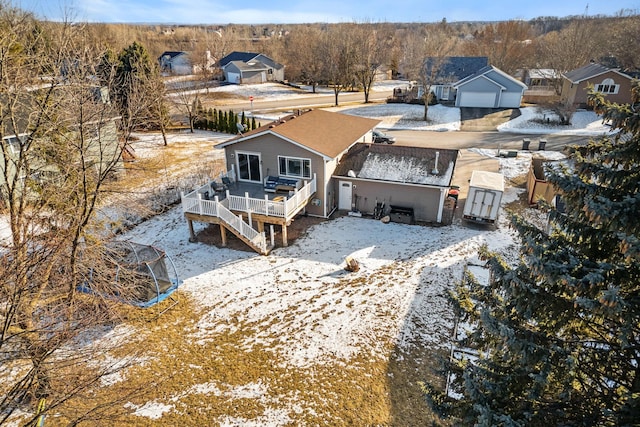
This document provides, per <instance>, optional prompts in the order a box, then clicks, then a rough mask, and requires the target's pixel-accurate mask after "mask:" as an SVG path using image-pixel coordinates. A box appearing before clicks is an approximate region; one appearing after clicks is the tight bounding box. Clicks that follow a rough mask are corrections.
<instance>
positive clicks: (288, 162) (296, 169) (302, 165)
mask: <svg viewBox="0 0 640 427" xmlns="http://www.w3.org/2000/svg"><path fill="white" fill-rule="evenodd" d="M278 165H279V166H278V173H279V175H284V176H291V177H295V178H311V160H310V159H299V158H296V157H285V156H278Z"/></svg>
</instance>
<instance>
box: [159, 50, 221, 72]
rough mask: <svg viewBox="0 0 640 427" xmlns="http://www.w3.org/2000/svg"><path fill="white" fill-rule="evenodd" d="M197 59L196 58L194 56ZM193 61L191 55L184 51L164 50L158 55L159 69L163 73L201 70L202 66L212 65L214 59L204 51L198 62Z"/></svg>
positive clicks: (209, 53)
mask: <svg viewBox="0 0 640 427" xmlns="http://www.w3.org/2000/svg"><path fill="white" fill-rule="evenodd" d="M196 60H197V58H196ZM197 62H198V61H194V59H193V58H192V55H191V54H190V53H189V52H185V51H170V50H168V51H165V52H162V55H160V56H159V57H158V63H159V65H160V71H161V72H162V73H165V74H173V75H189V74H195V73H197V72H199V71H202V67H203V66H205V67H212V66H213V64H214V62H215V61H214V60H213V58H212V57H211V52H209V51H206V52H205V56H204V57H203V58H202V61H200V63H197Z"/></svg>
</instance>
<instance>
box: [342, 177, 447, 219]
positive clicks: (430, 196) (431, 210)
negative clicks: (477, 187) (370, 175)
mask: <svg viewBox="0 0 640 427" xmlns="http://www.w3.org/2000/svg"><path fill="white" fill-rule="evenodd" d="M339 180H340V181H349V182H351V183H352V184H353V185H355V187H356V188H354V189H353V195H354V198H355V197H356V196H357V206H356V207H357V209H358V210H359V211H360V212H363V213H365V214H373V210H374V208H375V206H376V200H377V201H378V202H382V201H384V202H385V204H386V206H387V211H388V209H389V205H395V206H403V207H410V208H413V209H414V215H415V219H416V221H425V222H437V220H438V214H439V213H440V212H439V211H440V197H441V194H442V191H447V189H443V188H438V187H427V186H421V185H410V184H403V183H393V182H384V181H370V180H360V179H357V178H356V179H354V178H350V177H346V176H341V177H339ZM333 190H334V193H335V194H337V192H338V179H334V184H333Z"/></svg>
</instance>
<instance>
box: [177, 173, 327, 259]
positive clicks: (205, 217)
mask: <svg viewBox="0 0 640 427" xmlns="http://www.w3.org/2000/svg"><path fill="white" fill-rule="evenodd" d="M315 192H316V180H315V177H314V179H312V180H311V181H307V182H305V183H304V185H303V186H302V188H300V189H299V190H295V191H292V192H286V193H277V192H276V193H268V192H265V191H264V188H263V187H262V185H260V184H251V183H243V182H238V183H234V184H232V185H230V186H228V188H227V189H226V191H224V192H217V193H216V192H214V191H213V190H212V186H211V184H210V183H207V184H205V185H203V186H201V187H200V188H198V189H196V190H194V191H192V192H191V193H189V194H186V195H184V194H183V195H182V210H183V212H184V216H185V218H186V219H187V222H188V224H189V236H190V238H189V240H190V241H195V240H196V237H195V233H194V230H193V221H197V222H204V223H209V224H217V225H219V226H220V233H221V235H222V241H223V245H225V244H226V234H225V233H226V231H227V230H228V231H231V232H232V233H233V234H235V235H236V236H238V237H239V238H240V239H241V240H243V241H244V242H245V243H247V244H248V245H249V246H251V247H252V248H253V249H254V250H256V251H257V252H259V253H262V254H264V255H266V254H268V253H269V251H270V250H271V249H272V248H273V246H274V245H273V243H274V242H273V239H274V238H273V236H274V231H273V227H272V226H274V225H275V226H279V227H281V230H282V244H283V246H287V245H288V242H287V227H288V226H289V225H291V221H293V219H294V218H295V216H296V215H298V214H299V213H300V212H301V211H303V210H304V209H305V208H306V206H307V204H308V203H309V201H310V200H311V198H312V197H313V195H314V194H315ZM254 225H255V228H254ZM266 225H269V226H270V227H269V231H270V235H271V239H270V241H267V238H266V235H265V228H266V227H265V226H266Z"/></svg>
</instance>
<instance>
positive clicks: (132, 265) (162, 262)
mask: <svg viewBox="0 0 640 427" xmlns="http://www.w3.org/2000/svg"><path fill="white" fill-rule="evenodd" d="M105 257H106V260H107V265H108V266H109V268H113V269H114V270H115V272H112V273H110V274H113V277H114V279H113V283H112V289H110V290H109V292H107V293H108V294H109V296H112V297H114V298H116V299H118V300H120V301H122V302H125V303H127V304H132V305H135V306H137V307H141V308H147V307H151V306H153V305H155V304H158V303H159V302H162V301H164V300H166V299H168V298H170V299H172V300H173V301H174V304H171V305H170V306H169V307H167V308H166V309H165V310H168V309H169V308H171V307H173V306H174V305H175V304H177V301H176V300H175V299H174V298H173V297H172V296H171V295H172V294H173V292H174V291H175V290H176V289H178V286H180V280H179V279H178V273H177V271H176V267H175V265H174V263H173V261H172V260H171V257H169V256H168V255H167V254H166V253H165V252H164V251H162V250H161V249H158V248H156V247H154V246H151V245H144V244H141V243H134V242H130V241H120V240H119V241H113V242H110V243H109V244H108V247H107V251H106V253H105ZM95 274H97V273H96V272H95V271H92V272H91V278H93V276H94V275H95ZM92 282H93V281H92V280H90V281H89V283H87V284H85V285H84V286H82V288H81V289H80V290H81V291H83V292H87V293H101V294H104V292H97V291H96V290H95V289H93V287H92V286H91V285H92Z"/></svg>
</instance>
